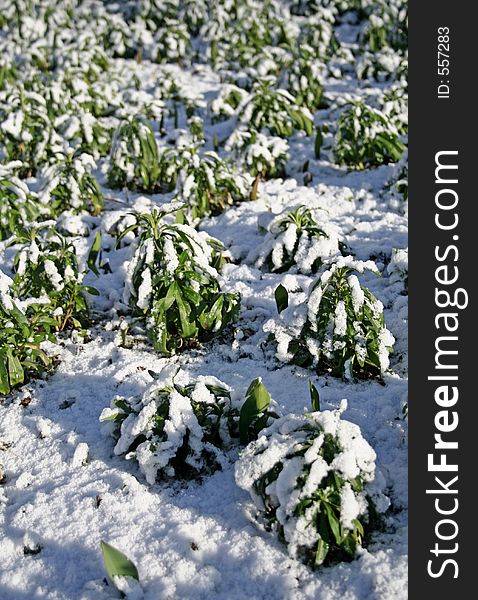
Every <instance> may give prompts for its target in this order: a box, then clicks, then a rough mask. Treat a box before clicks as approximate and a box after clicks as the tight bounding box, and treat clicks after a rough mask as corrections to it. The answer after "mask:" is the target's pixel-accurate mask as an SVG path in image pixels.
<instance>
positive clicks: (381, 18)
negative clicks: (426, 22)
mask: <svg viewBox="0 0 478 600" xmlns="http://www.w3.org/2000/svg"><path fill="white" fill-rule="evenodd" d="M367 12H369V13H370V14H369V16H368V19H367V20H366V21H365V22H364V25H363V27H362V31H361V35H360V43H361V44H362V45H364V46H367V47H368V49H369V50H370V52H378V51H380V50H381V49H383V48H385V47H390V48H393V50H396V51H400V52H404V51H405V50H406V49H407V47H408V5H407V2H405V1H403V0H394V1H391V2H389V1H385V0H380V1H379V2H376V3H375V4H374V5H373V7H370V10H369V11H367Z"/></svg>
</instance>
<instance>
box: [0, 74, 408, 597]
mask: <svg viewBox="0 0 478 600" xmlns="http://www.w3.org/2000/svg"><path fill="white" fill-rule="evenodd" d="M135 68H138V69H140V67H135ZM160 68H161V67H159V66H157V65H148V63H145V64H144V65H143V66H142V67H141V71H140V73H141V76H142V77H143V78H144V79H143V81H145V82H148V83H151V81H152V79H153V78H154V76H155V74H156V75H157V71H158V69H160ZM178 77H179V78H181V77H182V78H183V79H184V80H185V81H189V85H190V87H191V89H194V91H195V93H197V94H209V95H211V94H212V93H213V92H214V91H215V89H217V85H218V80H217V78H216V76H215V75H214V74H213V73H212V72H211V71H210V70H209V69H207V68H206V67H204V68H202V69H201V70H199V72H197V73H196V74H195V75H194V77H193V78H192V79H191V77H192V76H191V73H190V72H189V73H185V72H183V73H181V74H180V75H178ZM354 84H356V82H354V81H348V82H347V85H344V86H343V90H342V89H341V84H340V83H339V82H337V81H331V82H330V84H329V85H330V93H331V94H332V95H333V94H334V93H335V94H341V93H343V91H346V90H347V89H348V91H351V89H353V90H354V92H357V93H359V92H360V90H356V89H354V88H353V85H354ZM347 86H348V87H347ZM363 93H364V94H365V93H366V94H373V90H370V89H367V90H365V91H364V92H363ZM311 145H312V143H311V141H310V139H309V140H306V138H304V137H302V136H300V135H298V136H296V137H295V138H294V139H293V140H292V141H291V148H292V151H291V155H292V157H293V160H292V164H291V168H290V169H289V171H290V173H291V175H292V177H291V179H288V180H286V181H283V180H272V181H270V182H267V183H265V184H263V185H262V186H261V188H260V197H259V200H258V201H256V202H246V203H243V204H240V205H238V206H236V207H233V208H231V209H229V210H227V211H226V212H225V213H224V214H222V215H220V216H219V217H214V218H209V219H206V220H204V221H203V224H202V226H201V228H202V229H204V230H205V231H207V232H209V233H210V234H211V235H213V236H215V237H217V238H218V239H220V240H221V241H222V242H223V243H224V244H225V246H226V247H227V248H229V251H230V253H231V255H232V257H233V259H234V261H233V262H232V263H230V264H229V265H227V266H226V268H225V269H224V271H223V274H222V276H223V280H224V287H225V289H226V290H227V291H230V290H237V291H239V292H240V293H241V295H242V313H241V317H240V320H239V322H238V323H237V326H236V328H235V332H234V333H229V334H228V335H225V336H223V337H222V339H221V340H220V341H216V342H213V343H211V344H209V345H207V346H205V347H202V348H200V349H198V350H191V351H188V352H187V353H184V354H182V355H180V356H177V357H174V358H172V359H164V358H159V357H158V356H157V355H155V353H154V352H153V350H152V349H151V347H150V346H149V345H148V343H146V342H137V343H135V344H134V346H133V348H131V349H126V348H122V347H120V346H119V345H118V326H119V320H118V318H117V316H116V308H117V306H118V305H117V302H118V300H119V298H120V297H121V294H122V285H123V284H122V282H123V280H124V274H125V267H126V264H127V261H128V260H129V259H130V258H131V253H132V247H131V246H125V247H124V248H122V249H120V250H118V251H117V252H115V251H114V249H113V247H114V240H113V238H111V237H110V236H109V235H108V234H107V233H106V232H107V231H108V230H109V228H110V227H111V225H112V224H113V223H114V222H115V221H116V220H117V219H118V217H119V216H120V215H122V214H124V213H126V212H128V211H129V210H131V208H132V207H134V206H141V207H142V208H143V209H147V208H148V206H151V205H153V204H159V203H162V202H164V201H167V200H169V197H166V196H159V195H158V196H153V197H144V196H140V195H138V194H134V193H129V194H128V195H127V194H125V193H118V192H111V191H110V190H108V195H109V196H110V197H111V196H112V197H113V198H115V199H116V200H117V201H116V202H111V201H110V202H109V203H108V204H107V207H106V210H105V211H104V213H103V214H102V216H101V217H84V218H83V217H77V218H76V220H75V219H73V218H72V219H71V220H70V226H73V225H74V224H75V223H77V224H82V226H83V227H84V225H85V224H86V225H87V227H88V233H89V236H88V237H79V238H78V248H79V252H80V254H81V255H82V256H83V259H84V257H85V255H86V251H87V249H88V247H89V246H90V244H91V242H92V240H93V237H94V234H95V232H96V231H97V230H98V228H101V230H102V239H103V247H104V248H105V251H104V256H103V258H109V260H110V264H111V267H112V273H111V274H101V276H100V278H99V279H97V278H96V277H95V276H94V275H93V274H90V275H89V276H88V283H89V284H91V285H94V286H95V287H96V288H97V289H98V290H100V292H101V296H100V297H99V298H97V299H95V305H94V310H95V311H96V315H97V325H96V326H95V327H93V328H92V329H91V331H90V335H89V338H88V339H87V340H85V341H83V340H81V338H78V337H75V336H74V335H71V336H69V337H65V339H64V341H63V342H62V344H61V346H60V347H59V348H58V349H57V351H58V352H59V359H60V362H59V366H58V368H57V369H56V371H55V372H54V374H53V375H52V376H50V377H48V378H47V379H46V380H44V381H36V382H32V383H30V384H28V385H26V386H24V387H23V388H22V389H21V390H20V391H18V392H15V393H14V394H12V395H11V396H10V397H8V398H7V399H6V400H4V401H2V403H1V404H0V464H2V465H3V466H4V469H5V483H4V484H3V485H1V486H0V507H1V512H0V565H1V566H0V590H1V591H0V597H1V598H2V599H3V600H21V599H25V600H27V599H28V600H30V599H33V598H48V599H49V600H57V599H58V600H106V599H107V598H116V597H118V596H117V593H116V592H115V590H114V589H113V588H112V587H111V585H108V584H107V583H106V581H105V579H104V577H105V574H104V570H103V565H102V561H101V553H100V540H105V541H107V542H109V543H111V544H112V545H114V546H115V547H117V548H119V549H121V550H122V551H123V552H125V553H126V554H127V555H128V556H129V557H130V558H131V559H132V560H133V561H134V563H135V564H136V566H137V567H138V570H139V573H140V578H141V585H142V587H143V589H144V598H145V599H148V600H158V599H168V600H173V599H188V600H200V599H203V598H204V599H206V598H207V599H210V600H242V599H246V598H247V599H253V600H260V599H262V598H264V599H266V598H267V599H268V600H280V599H284V600H286V599H293V600H301V599H321V600H338V599H340V600H362V599H363V600H366V599H367V600H371V599H377V600H388V599H390V600H392V599H393V600H399V599H402V598H406V596H407V592H406V581H407V555H406V552H407V548H406V542H407V537H406V536H407V529H406V525H407V513H406V509H407V450H406V425H407V423H406V420H404V418H403V414H402V407H403V403H404V401H405V398H406V391H407V381H406V367H407V358H406V348H407V337H406V335H407V334H406V326H407V321H406V319H407V316H406V300H407V298H406V296H405V295H404V291H403V285H402V284H401V283H400V282H398V283H393V282H391V281H390V278H389V277H388V275H387V271H386V264H387V262H388V260H389V259H390V255H391V252H392V249H393V248H405V247H407V220H406V216H404V214H403V211H402V210H399V209H397V208H395V206H394V205H392V204H391V203H390V202H389V201H388V200H387V196H386V194H385V193H384V192H383V189H384V184H385V182H386V181H387V179H388V178H389V177H390V174H391V172H392V167H387V166H385V167H380V168H378V169H375V170H374V171H373V172H370V171H363V172H354V173H347V171H346V170H345V169H341V168H338V167H336V166H334V165H333V164H332V163H331V161H330V160H329V158H330V156H329V155H328V152H327V149H326V151H325V153H324V154H323V158H322V159H321V160H320V161H318V160H316V159H315V158H314V157H313V149H312V148H311ZM326 146H327V144H326ZM306 159H309V160H310V166H309V170H310V172H311V173H312V175H313V181H312V183H311V184H309V185H308V186H307V187H304V186H302V173H301V172H300V167H301V165H302V164H303V163H304V161H305V160H306ZM294 164H295V165H296V170H294ZM98 175H99V178H100V182H102V183H105V180H104V169H103V172H101V169H100V172H99V173H98ZM294 176H295V179H294ZM118 201H122V202H125V204H121V203H118ZM299 204H306V205H308V206H312V207H321V208H323V209H325V211H326V213H325V214H326V215H327V217H326V218H327V220H328V221H330V222H332V223H334V224H335V225H337V227H339V228H340V230H341V232H342V233H343V234H344V236H345V237H346V239H347V242H348V244H349V246H350V248H351V250H352V251H353V252H354V253H355V254H356V256H357V257H358V258H359V259H363V260H368V259H370V258H373V259H374V260H376V262H377V265H378V267H379V269H380V271H381V272H382V275H383V276H382V277H381V278H380V277H377V276H375V275H373V274H366V275H364V277H363V278H362V282H363V283H364V284H365V285H366V286H367V287H369V288H370V289H371V291H372V292H373V293H374V294H375V295H376V296H377V297H378V298H379V299H380V300H381V301H382V302H383V304H384V306H385V319H386V323H387V326H388V327H389V329H390V330H391V331H392V333H393V335H394V336H395V338H396V340H397V341H396V344H395V351H394V354H393V355H392V356H391V367H392V371H391V372H390V373H389V374H387V375H386V376H385V377H384V385H383V384H382V383H379V382H377V381H367V382H361V383H345V382H343V381H341V380H338V379H334V378H331V377H317V376H316V375H315V374H314V372H313V371H311V370H308V369H301V368H298V367H294V366H284V365H282V364H280V363H278V362H277V361H276V360H275V358H274V348H273V346H271V345H267V344H266V343H265V341H266V334H265V333H264V332H263V331H262V325H263V324H264V322H265V321H266V320H267V319H269V318H271V317H273V316H274V315H275V314H276V308H275V302H274V290H275V288H276V287H277V285H278V284H279V283H280V282H281V281H282V280H283V279H284V277H287V276H286V275H271V274H266V273H263V272H261V271H259V270H257V269H255V268H254V266H252V265H250V264H245V263H244V259H245V258H246V256H247V254H248V252H249V250H250V249H251V248H253V247H255V246H256V245H257V244H259V243H260V241H261V239H262V236H261V234H260V233H259V231H258V227H257V222H258V218H261V219H263V218H265V217H267V213H269V212H272V213H279V212H280V211H281V210H283V209H284V208H292V207H296V206H297V205H299ZM108 248H109V251H108ZM10 258H11V253H9V252H7V253H6V254H5V255H4V258H3V260H2V265H1V266H2V268H4V269H5V270H8V268H9V260H10ZM239 260H242V261H243V262H242V263H239ZM289 277H290V276H289ZM302 278H305V279H307V280H309V278H307V277H305V276H302ZM105 317H106V318H105ZM240 332H242V333H240ZM233 335H235V340H236V341H234V343H232V344H231V341H232V338H233ZM171 363H176V364H178V365H180V366H181V368H182V369H183V371H184V372H185V373H186V374H187V375H188V376H189V377H190V378H191V380H193V379H194V378H195V377H196V376H197V375H198V374H204V375H214V376H216V377H218V378H219V379H221V380H222V381H224V382H225V383H227V384H228V385H230V386H231V387H232V388H234V389H239V390H245V389H246V388H247V386H248V384H249V383H250V381H251V380H252V379H253V378H255V377H258V376H260V377H262V379H263V381H264V383H265V384H266V386H267V388H268V389H269V391H270V393H271V395H272V397H273V398H274V399H275V400H276V401H277V402H278V403H279V404H280V405H281V407H282V410H283V412H285V413H287V412H292V411H296V412H302V411H303V409H304V408H305V407H308V405H309V395H308V385H309V384H308V382H309V379H312V381H313V382H314V383H315V384H316V385H317V387H318V388H319V389H320V392H321V401H322V407H323V408H325V409H330V408H337V407H338V406H339V404H340V400H341V399H342V398H347V399H348V410H347V412H346V414H345V418H347V419H348V420H350V421H352V422H354V423H357V424H358V425H359V426H360V427H361V429H362V433H363V435H364V436H365V438H366V439H367V440H368V441H369V443H370V444H371V445H372V447H373V448H374V449H375V451H376V453H377V466H378V468H380V470H381V471H382V473H383V475H384V476H385V479H386V482H387V493H388V495H389V496H390V498H391V501H392V510H391V512H390V516H389V517H388V520H387V528H386V530H385V531H384V532H380V533H376V534H375V536H374V538H373V543H372V544H371V545H370V546H369V547H368V548H367V549H366V550H362V551H361V553H360V556H359V557H358V559H357V560H355V561H353V562H350V563H342V564H340V565H337V566H333V567H329V568H324V569H322V570H320V571H316V572H314V571H312V570H310V569H309V568H307V567H305V566H304V565H302V564H301V563H299V562H297V561H295V560H293V559H291V558H289V557H288V555H287V551H286V548H285V547H284V546H282V545H281V544H280V542H279V541H277V539H276V538H275V537H274V536H273V535H272V534H270V533H267V532H265V531H262V530H261V529H259V528H258V526H256V525H254V522H253V521H252V520H251V519H250V518H249V514H250V513H251V511H252V503H251V501H250V499H249V497H248V495H247V494H246V493H245V492H243V491H242V490H241V489H239V488H238V487H237V486H236V484H235V482H234V465H233V458H234V456H233V455H231V463H230V465H229V467H228V468H226V469H224V470H222V471H220V472H216V473H215V474H214V475H212V476H211V477H207V478H204V480H203V481H201V482H189V483H188V482H185V483H184V482H182V483H181V482H176V483H174V484H171V483H158V484H156V485H154V486H150V485H148V484H147V483H146V481H145V479H144V477H143V476H142V475H141V473H140V472H139V470H138V467H137V465H136V464H135V463H134V462H132V461H125V460H124V458H123V457H118V456H115V455H114V454H113V447H114V443H115V442H114V439H113V438H112V437H111V436H110V433H109V429H108V426H107V425H104V424H101V423H100V422H99V415H100V413H101V411H102V410H103V408H104V407H106V406H109V405H110V402H111V400H112V398H113V397H114V396H115V395H117V394H120V395H124V396H131V395H133V394H140V393H141V392H142V391H144V390H145V389H146V387H147V386H148V385H149V384H150V383H151V381H152V379H151V377H150V375H149V374H148V370H152V371H155V372H158V371H160V370H161V368H162V367H163V366H165V365H167V364H171ZM79 444H87V445H88V455H87V458H86V460H84V458H85V457H84V456H83V455H82V450H83V449H84V446H79ZM40 548H41V550H40V551H39V552H37V550H38V549H40ZM32 551H33V553H32Z"/></svg>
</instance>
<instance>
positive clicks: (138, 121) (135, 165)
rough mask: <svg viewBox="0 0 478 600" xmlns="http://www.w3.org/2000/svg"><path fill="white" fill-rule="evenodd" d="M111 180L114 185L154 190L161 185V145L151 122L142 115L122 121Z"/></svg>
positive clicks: (110, 173) (111, 168)
mask: <svg viewBox="0 0 478 600" xmlns="http://www.w3.org/2000/svg"><path fill="white" fill-rule="evenodd" d="M109 160H110V164H109V171H108V183H109V185H110V186H111V187H113V188H122V187H128V188H129V189H135V190H141V191H145V192H154V191H155V190H156V188H157V186H158V178H159V154H158V144H157V142H156V138H155V136H154V131H153V128H152V127H151V125H150V124H149V123H148V122H147V121H145V120H144V119H142V118H141V117H133V118H132V119H130V120H129V121H125V122H123V123H121V125H120V126H119V127H118V129H117V130H116V131H115V134H114V137H113V146H112V149H111V155H110V159H109Z"/></svg>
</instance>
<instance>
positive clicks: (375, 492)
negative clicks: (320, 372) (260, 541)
mask: <svg viewBox="0 0 478 600" xmlns="http://www.w3.org/2000/svg"><path fill="white" fill-rule="evenodd" d="M346 406H347V404H346V401H342V404H341V406H340V409H339V410H336V411H324V412H312V413H306V414H304V415H302V416H300V415H293V414H291V415H287V416H285V417H282V418H280V419H278V420H277V421H274V422H273V424H272V425H271V426H270V427H268V428H267V429H266V430H263V431H262V433H261V436H260V437H259V438H258V439H257V440H256V441H254V442H251V443H250V444H249V445H248V446H247V448H246V449H245V450H244V451H243V452H242V455H241V457H240V458H239V460H238V462H237V463H236V467H235V476H236V483H237V485H238V486H239V487H240V488H242V489H244V490H246V491H247V492H249V494H250V495H251V498H252V500H253V502H254V504H255V505H256V507H257V509H258V511H259V512H260V514H261V516H262V518H263V519H264V520H265V521H266V522H268V524H269V526H270V527H271V529H272V531H274V532H275V533H276V534H277V535H278V537H279V539H280V540H281V541H282V542H283V543H285V544H286V545H287V549H288V552H289V554H290V555H291V556H292V557H294V558H296V559H298V560H301V561H303V562H304V563H306V564H308V565H310V566H311V567H313V568H316V567H320V566H321V565H323V564H330V563H332V562H337V561H342V560H351V559H352V558H354V557H355V556H356V554H357V550H358V549H359V548H360V546H361V545H362V544H363V540H364V536H365V531H366V529H368V528H369V526H370V525H371V523H370V521H371V517H372V516H374V515H375V514H376V513H377V512H384V511H385V510H386V508H387V507H388V499H387V498H386V497H385V496H384V495H383V494H382V493H381V486H380V483H381V481H380V480H379V478H377V480H376V481H374V479H375V459H376V455H375V452H374V451H373V449H372V448H371V447H370V446H369V444H368V443H367V441H366V440H365V439H364V438H363V437H362V434H361V431H360V428H359V427H358V426H357V425H355V424H354V423H350V422H349V421H345V420H343V419H342V418H341V416H342V413H343V412H344V410H345V409H346ZM382 479H383V478H382Z"/></svg>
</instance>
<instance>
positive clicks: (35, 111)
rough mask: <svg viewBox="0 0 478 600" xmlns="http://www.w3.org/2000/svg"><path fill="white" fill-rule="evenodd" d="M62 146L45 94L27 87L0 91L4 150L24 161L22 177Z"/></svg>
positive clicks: (0, 144)
mask: <svg viewBox="0 0 478 600" xmlns="http://www.w3.org/2000/svg"><path fill="white" fill-rule="evenodd" d="M61 148H62V144H61V140H60V138H59V137H58V135H57V134H56V133H55V131H54V129H53V127H52V124H51V121H50V118H49V115H48V108H47V105H46V100H45V98H43V97H42V96H41V95H40V94H38V93H36V92H31V91H29V90H27V89H25V88H23V87H16V88H14V89H10V88H9V89H8V90H5V91H0V150H1V151H2V153H3V155H4V156H5V158H6V160H7V161H14V160H19V161H21V162H22V164H23V167H22V170H21V176H22V177H28V176H31V175H32V174H34V173H35V172H36V170H37V168H38V166H39V165H41V164H44V163H45V162H47V160H48V158H49V157H50V156H51V155H52V154H53V153H54V152H55V151H57V150H61Z"/></svg>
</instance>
